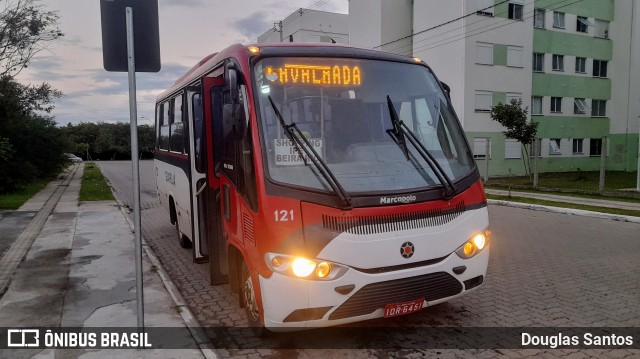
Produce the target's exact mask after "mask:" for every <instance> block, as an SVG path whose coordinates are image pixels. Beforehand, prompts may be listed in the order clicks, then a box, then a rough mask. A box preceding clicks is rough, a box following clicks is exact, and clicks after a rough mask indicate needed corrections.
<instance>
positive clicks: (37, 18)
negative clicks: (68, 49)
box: [0, 0, 63, 77]
mask: <svg viewBox="0 0 640 359" xmlns="http://www.w3.org/2000/svg"><path fill="white" fill-rule="evenodd" d="M0 3H3V4H2V5H1V6H3V7H4V9H2V10H0V11H1V12H0V67H1V68H2V69H1V70H0V76H11V77H14V76H15V75H17V74H18V73H20V71H22V70H23V69H24V68H26V67H27V66H28V65H29V62H30V61H31V59H32V58H33V57H34V56H35V55H36V54H37V53H39V52H40V51H42V50H44V49H45V46H46V44H47V43H48V42H51V41H54V40H57V39H58V38H60V37H61V36H63V34H62V32H61V31H60V29H58V28H57V26H56V25H57V23H58V14H57V13H56V12H55V11H48V10H45V8H44V7H43V6H42V5H41V4H40V2H39V1H37V0H14V1H10V0H5V1H1V0H0Z"/></svg>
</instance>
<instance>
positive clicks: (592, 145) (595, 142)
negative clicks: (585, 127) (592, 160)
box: [589, 138, 602, 156]
mask: <svg viewBox="0 0 640 359" xmlns="http://www.w3.org/2000/svg"><path fill="white" fill-rule="evenodd" d="M589 156H602V138H592V139H590V140H589Z"/></svg>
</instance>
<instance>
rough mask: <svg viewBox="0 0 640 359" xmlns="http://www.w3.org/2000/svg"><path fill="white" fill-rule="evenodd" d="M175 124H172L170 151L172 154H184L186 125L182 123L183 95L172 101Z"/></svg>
mask: <svg viewBox="0 0 640 359" xmlns="http://www.w3.org/2000/svg"><path fill="white" fill-rule="evenodd" d="M172 102H173V122H172V123H171V134H170V141H169V142H170V145H169V146H170V149H171V151H172V152H178V153H183V152H184V124H183V122H182V95H179V96H176V97H174V98H173V99H172Z"/></svg>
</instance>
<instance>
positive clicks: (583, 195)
mask: <svg viewBox="0 0 640 359" xmlns="http://www.w3.org/2000/svg"><path fill="white" fill-rule="evenodd" d="M485 188H487V189H495V190H500V191H508V190H509V187H505V186H495V185H494V186H492V185H488V186H485ZM511 192H526V193H539V194H549V195H554V196H565V197H578V198H590V199H602V200H607V201H618V202H629V203H640V199H638V198H631V197H616V196H608V195H607V196H602V195H598V194H587V193H576V192H557V191H552V190H536V189H532V188H511Z"/></svg>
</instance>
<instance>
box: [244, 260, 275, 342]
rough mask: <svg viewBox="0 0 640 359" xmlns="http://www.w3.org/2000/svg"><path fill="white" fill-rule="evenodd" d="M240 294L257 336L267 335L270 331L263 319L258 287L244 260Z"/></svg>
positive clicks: (250, 323)
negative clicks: (258, 299) (259, 304)
mask: <svg viewBox="0 0 640 359" xmlns="http://www.w3.org/2000/svg"><path fill="white" fill-rule="evenodd" d="M240 295H241V298H242V306H243V307H244V310H245V313H246V314H247V319H248V320H249V326H250V327H251V329H253V331H254V333H255V334H256V335H257V336H259V337H264V336H266V335H267V334H268V332H269V331H268V330H267V329H266V328H265V327H264V320H263V319H262V315H261V313H260V307H259V306H258V302H257V301H256V287H255V285H254V284H253V280H252V279H251V274H250V273H249V268H248V267H247V264H246V263H244V262H243V263H242V276H241V288H240Z"/></svg>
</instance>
